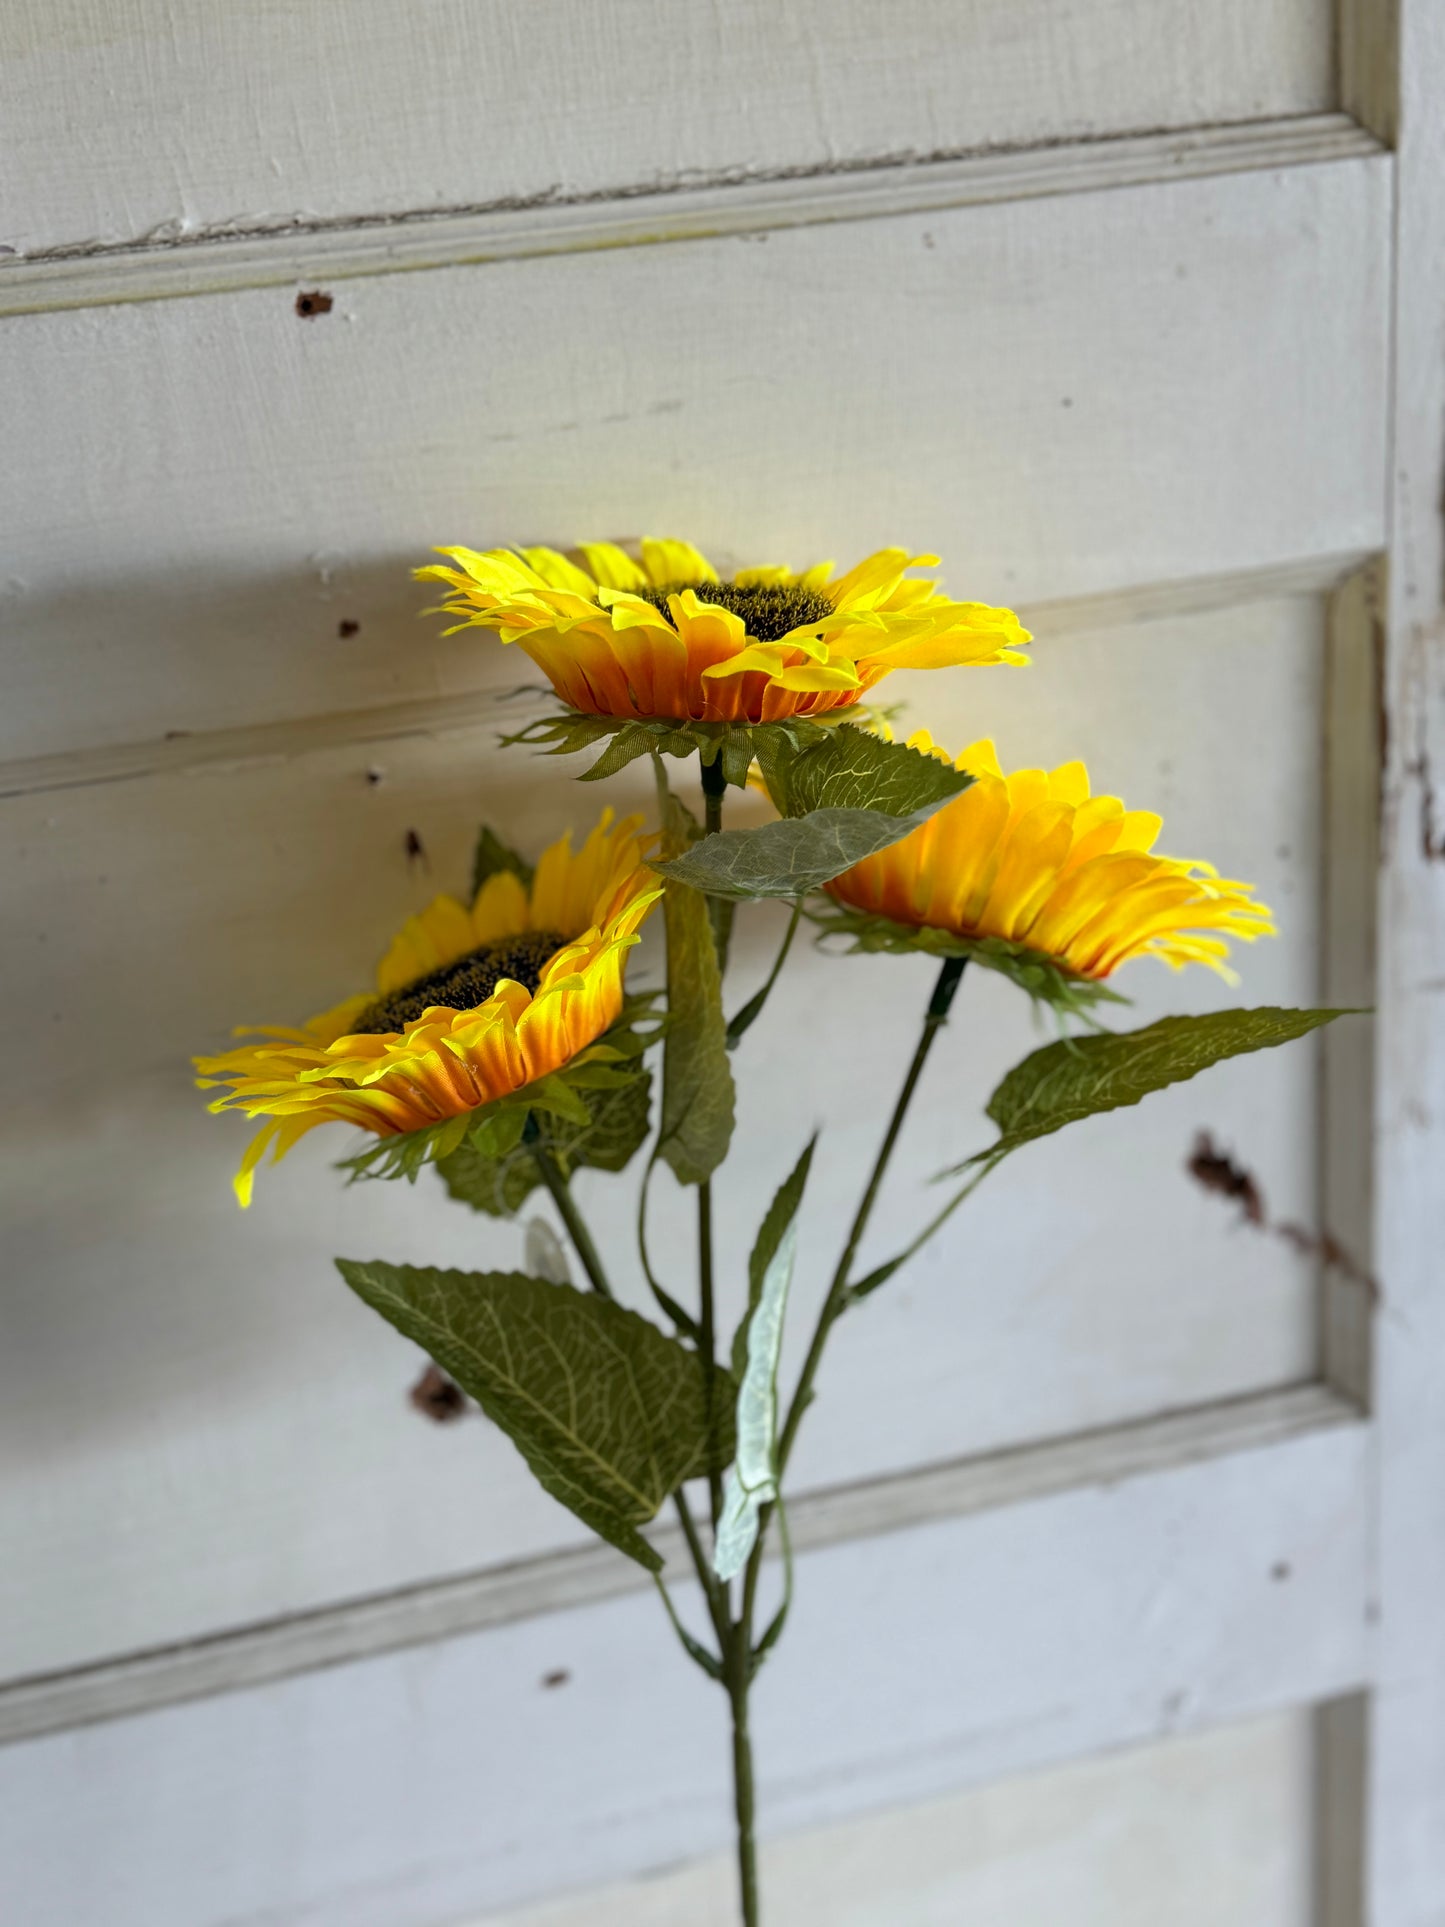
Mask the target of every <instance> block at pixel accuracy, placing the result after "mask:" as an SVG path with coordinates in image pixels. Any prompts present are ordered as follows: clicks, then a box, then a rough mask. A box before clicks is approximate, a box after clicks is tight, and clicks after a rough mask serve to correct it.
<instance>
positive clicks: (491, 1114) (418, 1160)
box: [337, 992, 661, 1210]
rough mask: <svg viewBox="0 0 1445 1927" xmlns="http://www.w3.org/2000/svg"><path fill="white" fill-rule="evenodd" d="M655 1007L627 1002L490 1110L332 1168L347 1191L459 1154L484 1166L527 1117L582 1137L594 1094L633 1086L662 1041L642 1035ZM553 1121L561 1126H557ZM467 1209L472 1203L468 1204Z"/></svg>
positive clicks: (381, 1141) (504, 1150) (512, 1145)
mask: <svg viewBox="0 0 1445 1927" xmlns="http://www.w3.org/2000/svg"><path fill="white" fill-rule="evenodd" d="M655 1001H656V993H655V992H646V993H643V994H642V995H640V996H634V997H629V998H628V1000H627V1002H626V1003H625V1004H624V1005H623V1008H622V1014H621V1016H620V1017H619V1018H618V1021H617V1022H616V1023H615V1024H614V1025H613V1026H612V1028H611V1029H610V1030H608V1031H605V1032H604V1033H603V1035H602V1036H601V1037H599V1038H598V1039H597V1041H596V1043H595V1044H589V1045H588V1047H587V1049H586V1050H584V1051H580V1052H579V1053H578V1055H577V1056H576V1057H574V1058H572V1059H571V1061H570V1062H569V1063H566V1064H564V1065H563V1066H562V1068H561V1069H560V1070H555V1071H551V1072H549V1073H548V1075H547V1076H546V1077H539V1078H537V1079H536V1080H535V1081H534V1082H532V1083H530V1084H524V1085H522V1087H521V1089H520V1090H516V1091H509V1092H508V1093H507V1095H506V1096H505V1097H499V1098H496V1099H494V1100H493V1101H492V1102H491V1103H490V1104H481V1105H478V1107H477V1108H476V1109H475V1110H473V1111H463V1112H462V1113H461V1114H460V1116H458V1117H449V1118H445V1119H443V1120H442V1122H441V1123H440V1124H429V1125H426V1126H424V1127H423V1128H422V1129H421V1130H419V1131H404V1132H401V1133H400V1134H398V1135H397V1136H395V1137H383V1138H378V1139H377V1140H376V1142H375V1143H374V1144H371V1145H368V1146H367V1148H366V1149H365V1150H364V1151H359V1152H358V1153H357V1154H356V1155H355V1156H354V1157H349V1158H342V1159H341V1160H340V1161H339V1164H338V1166H337V1168H338V1169H339V1170H342V1171H346V1172H348V1173H349V1177H348V1180H347V1181H348V1183H352V1184H354V1183H356V1182H357V1180H358V1179H360V1178H405V1179H406V1180H407V1182H408V1183H409V1184H415V1183H416V1180H417V1177H418V1174H419V1173H420V1172H421V1171H423V1170H424V1169H425V1168H426V1166H427V1165H428V1164H434V1163H440V1162H442V1161H443V1160H445V1159H448V1158H451V1157H452V1156H454V1155H455V1154H456V1153H458V1152H460V1151H462V1150H463V1149H465V1150H467V1151H469V1152H472V1153H474V1154H475V1155H476V1156H477V1157H478V1158H481V1159H487V1160H507V1159H509V1158H510V1157H511V1156H512V1154H513V1153H514V1152H515V1151H516V1150H517V1148H518V1147H519V1145H520V1144H521V1142H522V1132H523V1130H524V1129H525V1127H526V1123H527V1118H528V1116H529V1115H531V1114H537V1113H540V1114H541V1117H540V1119H539V1121H540V1122H541V1123H542V1125H543V1130H544V1134H550V1133H551V1132H552V1131H553V1130H555V1129H559V1128H562V1127H568V1126H570V1127H571V1128H572V1129H573V1130H574V1131H576V1132H577V1133H578V1134H579V1137H580V1136H582V1135H584V1134H586V1133H587V1132H589V1131H591V1130H593V1129H594V1128H598V1119H597V1117H596V1116H595V1115H594V1112H595V1111H596V1110H597V1109H598V1108H599V1100H598V1098H597V1096H596V1095H595V1094H596V1093H612V1092H616V1091H619V1090H621V1089H623V1088H625V1087H626V1086H627V1085H629V1084H631V1083H633V1082H634V1081H635V1080H636V1078H637V1076H638V1061H637V1060H638V1059H639V1058H640V1057H641V1055H642V1053H643V1051H645V1050H647V1049H648V1048H649V1046H650V1045H652V1044H653V1043H655V1042H656V1041H657V1039H658V1037H659V1035H660V1034H661V1027H660V1026H658V1025H656V1024H654V1025H653V1026H652V1027H651V1028H650V1029H646V1028H643V1026H644V1025H645V1023H646V1020H647V1019H648V1018H649V1016H650V1015H651V1009H652V1005H653V1003H654V1002H655ZM555 1120H561V1126H560V1127H559V1126H558V1125H557V1124H556V1123H555ZM635 1148H636V1147H635V1146H634V1149H635ZM628 1155H629V1156H630V1155H631V1153H629V1154H628ZM578 1161H579V1162H588V1161H590V1160H586V1159H579V1160H578ZM623 1162H624V1163H625V1162H626V1159H624V1160H623ZM604 1168H613V1167H604ZM616 1168H618V1169H620V1168H621V1166H617V1167H616ZM528 1188H529V1189H530V1186H529V1187H528ZM523 1195H525V1193H524V1194H523ZM467 1202H468V1203H471V1202H473V1200H472V1199H471V1198H470V1197H469V1198H468V1199H467ZM478 1208H479V1209H482V1210H487V1209H489V1208H490V1207H489V1206H487V1205H480V1206H479V1207H478ZM513 1209H515V1206H514V1207H513Z"/></svg>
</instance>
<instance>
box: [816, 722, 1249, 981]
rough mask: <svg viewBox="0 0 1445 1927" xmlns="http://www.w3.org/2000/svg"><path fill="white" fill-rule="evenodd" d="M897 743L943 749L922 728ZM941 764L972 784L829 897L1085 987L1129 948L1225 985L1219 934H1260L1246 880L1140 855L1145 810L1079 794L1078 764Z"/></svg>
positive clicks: (840, 881)
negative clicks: (1000, 948)
mask: <svg viewBox="0 0 1445 1927" xmlns="http://www.w3.org/2000/svg"><path fill="white" fill-rule="evenodd" d="M910 747H911V748H914V749H921V750H924V751H926V752H928V753H931V754H933V755H935V756H944V752H943V751H941V750H939V749H937V748H935V747H934V744H933V742H932V739H931V738H930V737H929V735H928V733H927V731H926V730H925V731H920V732H919V734H918V735H916V736H914V737H911V738H910ZM944 760H947V758H946V756H945V757H944ZM954 767H955V768H956V769H966V770H968V771H969V772H970V773H971V774H972V775H973V776H974V777H975V778H976V780H975V782H974V783H973V784H972V786H971V787H970V788H969V789H967V790H965V791H964V792H963V794H962V795H961V796H958V797H955V798H954V800H953V801H952V802H951V803H948V804H946V805H945V806H944V808H943V809H941V810H939V811H938V813H937V814H936V815H935V816H933V817H931V818H930V819H929V820H928V822H926V823H924V824H922V825H921V826H920V827H919V828H918V829H916V830H914V831H912V832H911V833H910V834H909V835H908V836H906V837H904V838H903V839H902V841H901V842H899V843H895V844H893V845H892V847H891V848H889V849H886V850H883V851H880V852H879V854H878V855H877V856H871V857H867V858H865V860H864V861H863V862H861V863H858V864H855V865H854V866H853V868H852V869H851V870H845V871H844V872H843V874H842V875H841V876H839V877H835V878H834V879H833V881H832V882H831V883H828V884H826V885H825V886H824V887H825V888H826V889H827V891H828V892H829V894H830V895H832V896H833V897H835V898H836V899H838V901H839V902H841V903H843V904H846V905H848V906H849V907H850V909H852V910H855V911H860V912H862V913H863V914H864V915H866V916H871V917H880V918H884V919H887V920H888V921H889V922H890V923H893V924H897V925H903V926H908V927H911V928H913V929H928V930H932V931H940V932H944V933H947V935H949V936H952V937H955V938H957V939H959V940H961V941H962V942H964V943H968V942H973V941H978V940H990V939H991V940H993V941H994V942H995V943H1002V944H1005V945H1008V946H1010V947H1013V948H1016V949H1018V950H1020V951H1022V952H1025V953H1030V954H1032V955H1033V956H1035V957H1038V958H1041V959H1043V960H1045V961H1047V962H1048V963H1051V964H1053V965H1054V966H1056V967H1057V968H1058V969H1059V970H1062V971H1063V972H1065V973H1066V974H1067V975H1069V976H1072V977H1077V978H1084V979H1088V980H1091V981H1093V982H1096V983H1097V982H1099V981H1101V980H1102V979H1104V978H1106V977H1109V976H1112V974H1113V973H1114V971H1116V970H1117V969H1118V968H1119V966H1120V964H1123V963H1127V962H1128V961H1129V959H1130V958H1131V957H1140V956H1150V957H1159V958H1161V959H1162V960H1163V961H1164V962H1165V963H1167V964H1169V965H1171V966H1172V967H1173V968H1175V969H1179V968H1181V967H1182V966H1183V965H1185V964H1190V963H1202V964H1207V965H1209V966H1210V968H1211V969H1214V970H1217V971H1219V972H1220V974H1221V975H1223V976H1225V977H1226V978H1230V979H1231V980H1232V975H1233V973H1232V972H1231V971H1230V970H1229V968H1228V965H1227V962H1226V959H1227V957H1228V954H1229V941H1228V940H1229V939H1230V938H1239V939H1243V940H1244V941H1246V942H1248V941H1252V940H1253V939H1254V938H1255V937H1261V936H1270V935H1272V934H1273V933H1274V925H1273V924H1272V923H1271V921H1270V913H1269V911H1268V910H1267V909H1265V907H1264V905H1263V904H1260V903H1257V902H1256V901H1255V900H1254V899H1253V898H1252V897H1251V896H1250V894H1249V892H1250V885H1248V884H1245V883H1233V882H1230V881H1228V880H1226V879H1225V878H1222V877H1220V876H1218V875H1217V874H1216V873H1215V871H1214V870H1213V868H1212V867H1211V866H1210V865H1209V864H1207V863H1197V862H1188V861H1183V860H1180V859H1178V858H1175V857H1165V856H1151V855H1150V854H1149V853H1150V851H1151V850H1152V848H1153V846H1154V840H1155V838H1156V837H1157V836H1158V834H1159V831H1160V829H1161V828H1162V823H1161V821H1160V819H1159V817H1157V816H1155V815H1153V814H1151V813H1150V812H1149V811H1147V810H1129V809H1126V808H1125V807H1124V805H1123V803H1122V802H1121V801H1120V799H1119V798H1118V797H1117V796H1091V795H1090V793H1089V774H1088V771H1087V770H1086V769H1085V768H1084V765H1083V764H1082V763H1065V764H1063V765H1061V767H1060V768H1058V769H1056V770H1041V769H1025V770H1015V771H1014V772H1013V773H1012V774H1011V775H1008V776H1005V775H1004V773H1003V771H1002V770H1001V769H1000V767H999V762H998V758H997V756H996V755H995V753H994V746H993V744H992V743H991V742H978V743H972V744H970V745H969V747H968V748H967V749H965V750H964V751H963V752H962V753H961V755H959V756H958V757H957V759H956V760H955V763H954Z"/></svg>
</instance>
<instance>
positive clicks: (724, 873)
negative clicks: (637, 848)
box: [654, 723, 973, 898]
mask: <svg viewBox="0 0 1445 1927" xmlns="http://www.w3.org/2000/svg"><path fill="white" fill-rule="evenodd" d="M763 769H764V774H765V776H766V778H767V783H768V788H769V791H770V793H771V795H772V798H773V801H774V802H775V803H776V804H777V806H778V808H779V809H780V810H781V811H782V816H781V818H780V820H779V821H778V822H776V823H764V824H762V825H760V826H759V827H758V828H757V829H752V830H723V831H721V832H720V833H719V834H718V835H716V836H709V837H706V838H704V840H703V841H702V842H701V843H697V844H694V845H693V847H692V848H691V849H689V850H685V851H683V852H682V853H681V855H679V856H675V857H673V858H671V859H670V860H668V861H666V862H661V863H658V864H656V865H654V867H655V868H656V869H658V870H660V871H661V872H662V873H663V874H664V875H665V876H667V877H669V878H676V879H677V880H678V881H679V882H682V883H689V884H691V885H692V887H693V888H694V889H695V890H703V891H706V892H707V894H708V895H709V896H715V897H729V898H747V897H801V896H805V895H806V894H807V892H808V891H810V890H815V889H817V888H818V886H819V885H820V884H823V883H827V882H828V881H829V879H830V878H832V877H835V876H839V875H841V873H842V872H843V871H844V870H847V869H850V868H851V867H852V865H853V864H855V863H860V862H862V860H863V858H864V857H868V856H873V855H875V854H876V853H877V852H878V851H879V850H883V849H887V847H888V845H889V844H890V843H897V842H898V841H899V839H900V838H901V837H905V836H907V835H908V833H909V831H910V830H914V829H917V827H918V825H919V824H920V823H922V822H925V821H926V820H927V818H928V817H930V816H931V815H932V814H933V812H934V811H935V810H937V809H940V808H941V807H942V806H943V804H945V803H947V802H950V801H951V800H952V799H953V798H954V797H955V796H959V795H961V794H962V793H963V791H964V790H966V789H967V788H968V786H969V784H970V783H972V781H973V778H972V777H971V776H970V775H968V774H967V772H966V771H963V770H956V769H954V768H953V767H952V765H951V764H949V763H945V762H941V761H940V760H939V759H938V758H937V757H934V756H925V755H923V754H922V752H921V751H919V750H916V749H909V748H908V747H907V746H906V744H903V743H888V742H884V740H883V739H882V738H881V737H879V736H872V735H870V734H869V733H868V732H867V731H866V730H863V729H858V728H856V727H855V726H854V725H853V724H851V723H840V724H838V725H837V726H836V727H835V728H833V729H831V730H829V731H828V732H827V734H826V735H824V736H823V737H822V738H821V740H819V741H816V742H813V743H810V744H807V745H806V746H804V747H803V748H801V749H793V748H791V747H790V746H788V745H786V744H775V745H774V746H773V747H772V748H770V750H769V751H768V753H767V755H766V757H765V758H764V760H763Z"/></svg>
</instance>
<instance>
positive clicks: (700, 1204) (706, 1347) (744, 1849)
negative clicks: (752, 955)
mask: <svg viewBox="0 0 1445 1927" xmlns="http://www.w3.org/2000/svg"><path fill="white" fill-rule="evenodd" d="M726 791H727V779H726V777H725V776H724V775H723V766H722V757H721V756H717V757H715V758H714V760H713V761H712V762H711V763H704V764H703V765H702V794H703V812H704V813H703V827H704V829H705V830H706V833H707V834H708V835H709V836H716V835H717V833H718V831H719V830H721V828H722V811H723V797H724V795H725V793H726ZM708 917H709V921H710V922H711V924H712V936H713V945H714V947H715V949H716V951H717V965H718V975H719V976H720V977H721V975H722V973H723V972H724V971H725V970H726V969H727V960H728V940H729V938H730V937H731V935H732V927H733V906H732V904H731V903H729V902H727V901H726V900H725V899H723V898H721V897H709V898H708ZM697 1243H698V1297H699V1306H698V1349H699V1351H700V1352H701V1353H702V1360H703V1373H704V1386H705V1390H704V1397H705V1400H706V1415H707V1430H708V1438H709V1440H711V1439H712V1437H713V1427H714V1422H715V1407H714V1402H713V1401H714V1395H715V1389H716V1379H717V1360H716V1344H717V1335H716V1311H715V1306H714V1294H713V1241H712V1185H711V1183H710V1182H709V1181H708V1180H707V1179H704V1180H703V1182H702V1183H701V1184H700V1185H699V1186H698V1188H697ZM708 1491H709V1496H710V1498H711V1501H712V1522H713V1529H714V1531H716V1529H717V1523H718V1520H719V1518H720V1517H721V1515H722V1477H721V1475H720V1474H719V1473H717V1472H713V1473H712V1474H711V1476H710V1477H709V1480H708ZM719 1590H720V1592H721V1601H720V1603H721V1606H722V1610H723V1625H722V1627H721V1628H720V1629H719V1632H720V1636H721V1637H722V1645H723V1666H724V1669H725V1679H726V1685H727V1694H728V1705H729V1707H730V1709H731V1711H732V1726H733V1807H734V1811H735V1812H736V1815H737V1832H738V1899H739V1902H740V1905H741V1908H742V1921H743V1927H759V1923H760V1921H761V1918H762V1916H761V1914H760V1912H759V1903H758V1857H757V1846H756V1843H755V1841H754V1838H753V1742H752V1735H751V1733H750V1732H749V1730H748V1693H749V1690H750V1689H751V1686H752V1682H753V1622H752V1610H751V1603H750V1602H747V1601H745V1603H744V1606H743V1609H742V1611H741V1613H740V1614H739V1616H738V1617H737V1618H736V1619H733V1618H732V1616H731V1608H730V1606H729V1604H728V1589H727V1588H726V1587H722V1588H720V1589H719Z"/></svg>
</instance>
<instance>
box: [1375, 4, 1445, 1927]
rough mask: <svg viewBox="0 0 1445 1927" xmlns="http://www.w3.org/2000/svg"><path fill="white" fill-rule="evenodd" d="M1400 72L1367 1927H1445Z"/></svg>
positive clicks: (1414, 65)
mask: <svg viewBox="0 0 1445 1927" xmlns="http://www.w3.org/2000/svg"><path fill="white" fill-rule="evenodd" d="M1372 12H1373V16H1374V18H1373V25H1374V27H1375V30H1376V35H1377V41H1378V44H1377V47H1376V54H1377V56H1378V59H1377V67H1378V68H1380V69H1383V70H1384V71H1386V72H1388V71H1389V69H1390V57H1391V55H1392V53H1394V52H1398V70H1397V80H1396V87H1397V96H1396V97H1397V103H1398V121H1399V142H1400V145H1399V163H1398V165H1399V174H1398V188H1397V192H1398V197H1399V198H1398V212H1397V253H1396V259H1395V290H1394V292H1395V317H1396V319H1395V329H1396V333H1395V354H1394V371H1395V381H1394V394H1393V400H1392V432H1393V441H1392V446H1393V459H1392V470H1391V510H1390V556H1389V580H1388V590H1387V599H1386V604H1385V629H1386V652H1385V679H1384V709H1385V717H1386V721H1387V726H1388V754H1387V759H1386V765H1385V785H1384V809H1383V817H1384V823H1383V838H1382V851H1383V859H1382V860H1383V869H1382V874H1381V896H1380V958H1379V982H1380V1003H1379V1009H1380V1015H1379V1026H1378V1033H1377V1052H1378V1058H1377V1061H1378V1065H1379V1074H1378V1083H1377V1086H1376V1109H1375V1123H1376V1157H1375V1222H1376V1227H1377V1230H1376V1262H1377V1269H1378V1274H1379V1278H1380V1283H1381V1289H1382V1293H1383V1300H1382V1306H1381V1310H1380V1315H1379V1317H1378V1318H1377V1321H1376V1328H1375V1368H1374V1398H1375V1409H1376V1411H1377V1413H1378V1419H1379V1428H1380V1431H1379V1437H1380V1458H1379V1480H1380V1483H1379V1496H1378V1535H1379V1536H1378V1560H1379V1570H1378V1593H1377V1610H1378V1614H1379V1626H1380V1633H1379V1638H1380V1660H1379V1669H1380V1683H1379V1686H1378V1688H1377V1691H1376V1693H1375V1697H1374V1704H1373V1711H1372V1722H1371V1730H1370V1737H1369V1750H1368V1755H1367V1762H1368V1766H1367V1770H1368V1774H1369V1781H1368V1786H1369V1815H1368V1822H1369V1830H1368V1843H1367V1848H1366V1854H1367V1864H1366V1869H1365V1876H1364V1882H1363V1885H1364V1888H1365V1920H1366V1922H1367V1927H1433V1923H1434V1922H1436V1921H1438V1920H1440V1919H1442V1918H1445V1828H1442V1826H1441V1823H1440V1816H1441V1813H1442V1811H1445V1614H1442V1613H1441V1612H1440V1610H1439V1602H1440V1600H1441V1598H1442V1597H1445V1537H1442V1534H1441V1531H1440V1521H1441V1519H1442V1517H1445V1395H1442V1369H1445V1367H1442V1361H1445V1293H1442V1291H1441V1281H1440V1252H1441V1230H1442V1225H1445V1211H1442V1197H1445V1188H1442V1176H1441V1174H1442V1171H1445V1000H1442V958H1445V813H1442V810H1441V806H1440V803H1439V800H1438V799H1439V794H1440V790H1439V785H1440V782H1441V771H1442V770H1445V695H1442V691H1445V514H1442V501H1445V442H1442V439H1441V426H1440V425H1441V422H1442V421H1445V355H1442V347H1441V344H1442V340H1445V334H1442V330H1445V254H1442V251H1441V248H1440V245H1439V237H1440V229H1441V223H1442V221H1445V113H1442V103H1445V11H1442V9H1441V8H1440V7H1439V6H1437V5H1433V4H1431V0H1423V4H1417V0H1405V3H1404V4H1403V5H1402V6H1401V7H1400V8H1399V18H1398V33H1399V37H1398V41H1397V42H1395V41H1393V40H1392V36H1393V34H1394V31H1395V26H1396V21H1395V18H1394V14H1395V10H1394V9H1393V8H1392V7H1388V6H1384V5H1381V6H1380V7H1378V8H1376V9H1374V10H1372Z"/></svg>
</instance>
